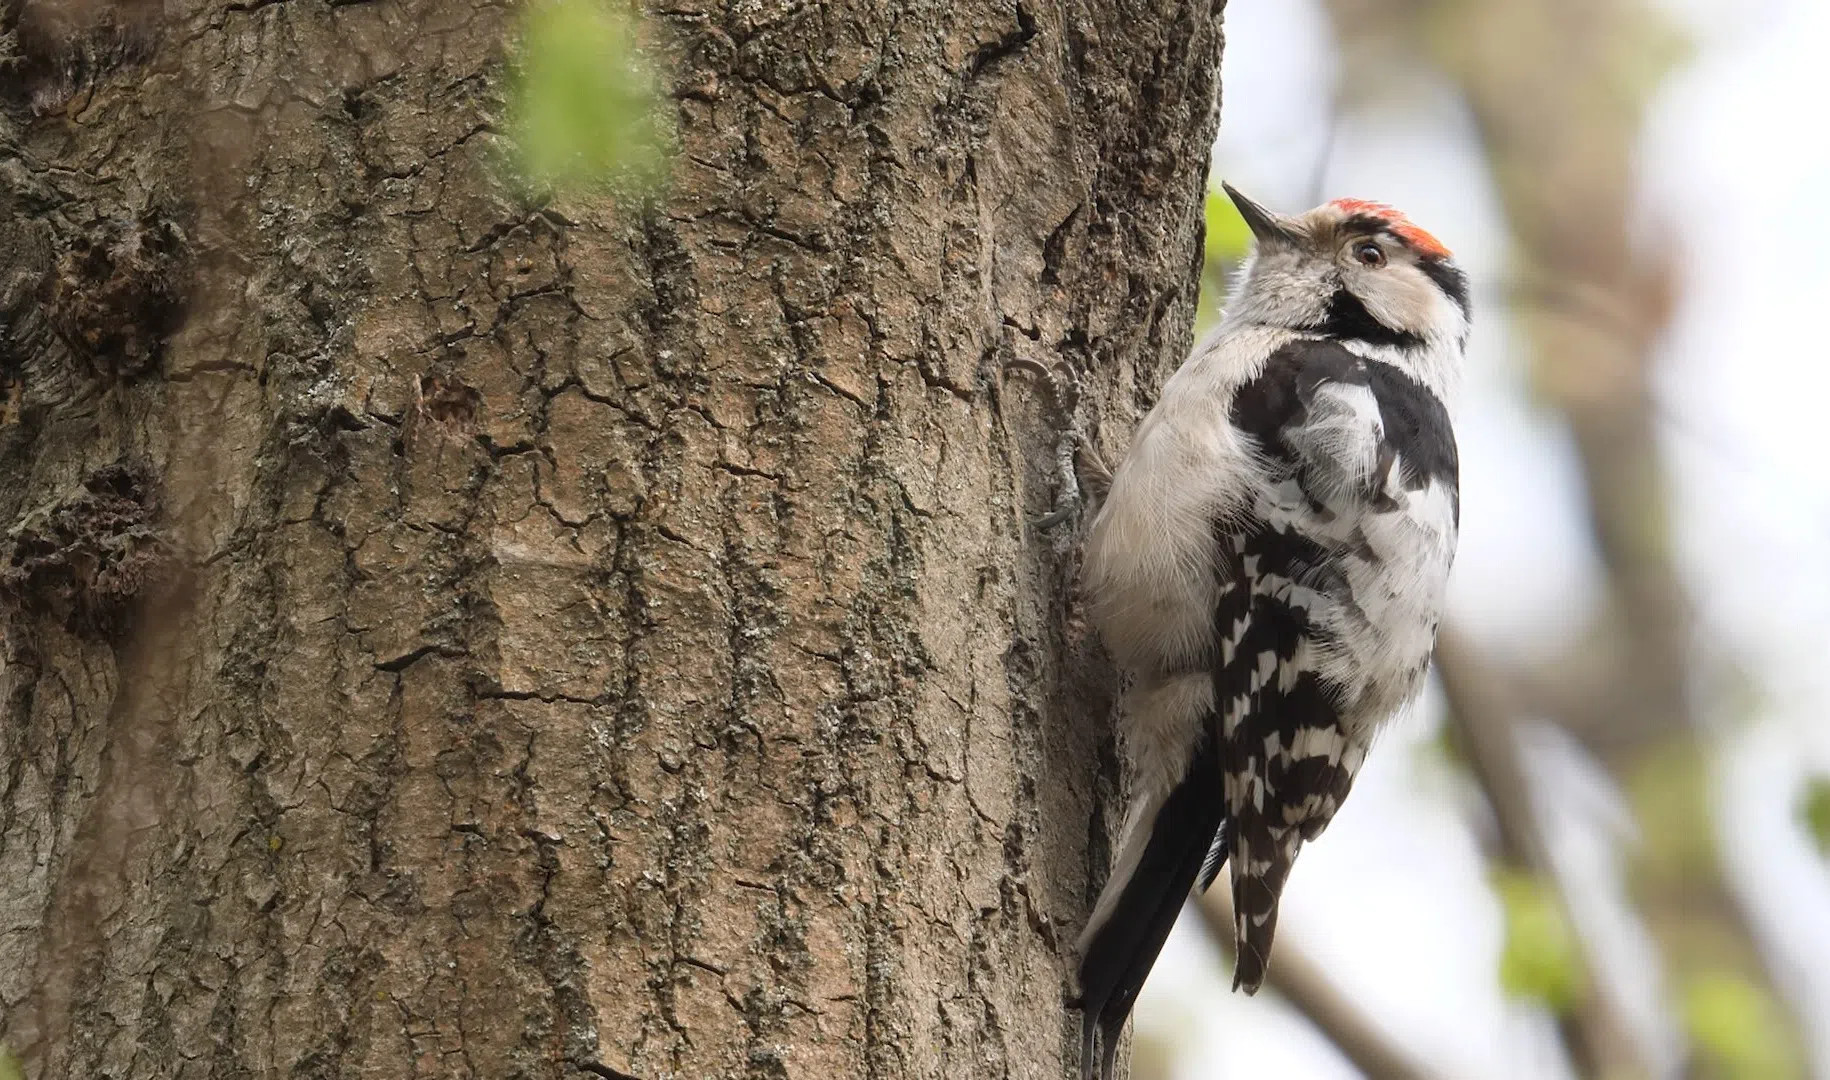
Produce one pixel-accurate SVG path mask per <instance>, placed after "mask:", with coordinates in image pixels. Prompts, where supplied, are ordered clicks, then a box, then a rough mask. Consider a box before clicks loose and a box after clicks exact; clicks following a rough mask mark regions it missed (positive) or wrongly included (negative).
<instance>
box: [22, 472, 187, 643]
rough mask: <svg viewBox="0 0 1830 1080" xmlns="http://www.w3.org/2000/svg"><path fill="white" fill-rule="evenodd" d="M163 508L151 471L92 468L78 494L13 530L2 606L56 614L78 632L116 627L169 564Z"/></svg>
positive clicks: (32, 613)
mask: <svg viewBox="0 0 1830 1080" xmlns="http://www.w3.org/2000/svg"><path fill="white" fill-rule="evenodd" d="M158 511H159V498H158V492H157V488H156V484H155V482H154V480H153V478H152V476H151V474H150V473H149V472H147V471H146V470H145V469H143V468H140V467H139V466H136V465H129V464H124V463H116V464H113V465H106V466H103V467H102V468H100V469H97V470H95V471H94V472H92V473H90V474H89V475H88V476H87V477H85V478H84V479H83V482H82V484H81V486H80V487H78V488H77V489H76V490H75V491H74V492H72V493H70V494H69V495H68V496H66V497H65V498H63V499H61V500H59V501H58V502H56V503H54V504H52V505H50V506H47V507H43V508H41V509H39V510H37V511H34V512H32V513H28V514H27V515H26V516H25V517H24V518H23V519H22V520H21V521H19V522H18V523H17V524H15V525H14V526H13V527H12V528H10V529H8V530H7V533H6V537H5V549H4V550H5V560H4V562H3V563H0V610H4V611H6V612H7V613H8V614H14V613H17V614H24V615H28V616H34V617H40V618H45V617H49V618H55V619H57V620H59V621H61V622H63V623H64V624H65V625H66V626H67V627H68V628H69V629H70V630H71V631H72V632H75V633H86V634H95V635H99V636H103V637H110V636H113V635H114V634H116V633H118V632H119V631H120V630H121V629H122V627H123V625H124V623H125V620H126V616H127V615H128V613H129V611H130V609H131V604H132V601H133V600H134V598H135V597H137V596H139V595H140V594H141V593H142V592H144V591H146V590H147V589H148V588H149V587H150V586H152V585H154V584H156V583H157V582H159V581H161V580H163V579H164V578H165V577H166V575H167V572H168V570H169V569H170V566H171V552H170V548H169V547H168V546H167V545H166V543H165V541H164V539H163V538H162V537H161V536H160V535H159V533H158V531H157V530H156V529H155V527H154V524H153V522H154V520H155V518H156V517H157V515H158Z"/></svg>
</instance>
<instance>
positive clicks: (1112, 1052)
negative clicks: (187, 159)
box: [1080, 738, 1226, 1080]
mask: <svg viewBox="0 0 1830 1080" xmlns="http://www.w3.org/2000/svg"><path fill="white" fill-rule="evenodd" d="M1225 807H1226V801H1225V794H1224V789H1223V787H1222V783H1221V775H1220V756H1219V753H1218V751H1217V749H1216V747H1215V745H1214V740H1213V739H1212V738H1210V739H1208V740H1207V741H1206V742H1205V744H1204V745H1203V747H1202V749H1201V752H1200V753H1198V754H1197V755H1195V760H1194V761H1193V762H1191V763H1190V765H1189V768H1188V771H1187V773H1186V774H1184V776H1183V778H1182V782H1181V783H1180V784H1178V785H1176V789H1175V790H1174V791H1173V792H1171V793H1170V795H1169V798H1168V799H1166V800H1165V801H1164V803H1163V806H1162V808H1161V809H1160V810H1158V811H1157V816H1156V820H1155V821H1154V822H1152V823H1151V824H1150V839H1149V841H1148V842H1147V843H1146V845H1145V847H1144V852H1143V855H1142V857H1141V858H1139V859H1138V862H1137V869H1136V870H1135V871H1134V872H1133V873H1132V875H1131V877H1130V879H1129V880H1128V881H1126V882H1125V883H1124V885H1123V891H1122V892H1121V893H1120V894H1119V898H1118V903H1117V905H1116V906H1115V907H1114V908H1113V910H1112V913H1111V916H1110V917H1109V918H1108V919H1107V920H1106V921H1105V922H1104V923H1103V924H1102V925H1101V926H1100V927H1099V928H1098V929H1097V930H1096V931H1095V932H1094V934H1093V937H1092V939H1091V940H1090V941H1089V942H1088V943H1087V948H1086V953H1085V955H1084V956H1083V957H1082V958H1081V961H1080V1007H1081V1010H1082V1017H1081V1044H1082V1057H1081V1066H1080V1070H1081V1077H1082V1080H1092V1057H1093V1054H1092V1050H1093V1035H1094V1031H1095V1028H1096V1027H1097V1030H1098V1032H1099V1035H1100V1038H1101V1040H1102V1042H1103V1044H1104V1045H1103V1049H1104V1051H1105V1053H1104V1055H1103V1058H1102V1061H1101V1064H1100V1077H1101V1078H1102V1080H1110V1078H1111V1075H1112V1065H1113V1061H1114V1060H1115V1058H1116V1056H1117V1053H1118V1037H1119V1033H1120V1032H1121V1031H1123V1029H1124V1026H1125V1020H1126V1018H1127V1017H1129V1016H1130V1015H1131V1006H1132V1004H1133V1003H1135V1002H1136V1000H1137V994H1138V991H1139V990H1141V989H1142V988H1143V985H1144V980H1145V979H1146V978H1148V977H1149V975H1150V969H1151V968H1152V967H1154V966H1155V964H1156V958H1157V954H1158V953H1160V952H1162V951H1163V943H1164V942H1165V941H1167V940H1169V931H1170V928H1171V927H1173V926H1174V925H1175V921H1176V916H1177V915H1178V914H1179V913H1180V912H1181V910H1182V902H1183V901H1184V900H1186V899H1187V898H1188V894H1189V891H1190V890H1191V889H1192V888H1193V886H1194V884H1195V879H1196V878H1197V877H1198V876H1199V875H1200V873H1201V867H1202V864H1203V863H1204V862H1205V861H1207V859H1208V857H1209V854H1210V850H1211V849H1212V848H1213V847H1214V838H1215V836H1216V834H1218V832H1219V831H1220V826H1221V823H1222V821H1223V820H1224V818H1225ZM1223 861H1224V860H1223Z"/></svg>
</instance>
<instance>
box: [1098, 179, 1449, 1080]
mask: <svg viewBox="0 0 1830 1080" xmlns="http://www.w3.org/2000/svg"><path fill="white" fill-rule="evenodd" d="M1223 187H1225V190H1226V193H1227V195H1228V197H1230V198H1231V199H1232V201H1233V203H1234V204H1235V205H1236V206H1237V207H1238V208H1239V212H1240V214H1241V215H1242V216H1243V217H1244V219H1245V222H1246V224H1247V225H1248V226H1249V227H1250V228H1251V231H1252V236H1253V241H1254V242H1253V251H1252V254H1251V255H1250V257H1249V258H1248V259H1247V261H1246V263H1245V265H1244V266H1243V267H1242V268H1241V270H1240V273H1239V278H1238V281H1237V283H1236V284H1235V286H1234V289H1233V295H1232V298H1231V300H1230V303H1229V305H1228V308H1227V311H1226V314H1225V316H1224V318H1223V319H1222V321H1221V324H1220V326H1219V328H1218V329H1217V330H1216V331H1215V332H1214V333H1213V335H1212V336H1210V337H1209V338H1208V339H1207V340H1206V341H1205V342H1203V343H1202V344H1201V345H1200V346H1199V347H1198V348H1197V349H1196V350H1195V351H1194V352H1193V354H1192V355H1191V356H1190V357H1189V359H1188V360H1187V362H1186V363H1184V364H1183V365H1182V367H1181V368H1180V369H1179V370H1178V371H1177V372H1176V373H1175V374H1174V375H1173V376H1171V377H1170V379H1169V381H1168V382H1167V383H1166V384H1165V385H1164V387H1163V392H1162V396H1161V399H1160V400H1159V401H1158V402H1157V403H1156V406H1155V407H1154V408H1153V409H1151V410H1150V413H1149V415H1148V416H1146V417H1145V418H1144V421H1143V423H1142V424H1141V425H1140V426H1139V427H1138V429H1137V432H1136V434H1135V435H1134V436H1133V439H1132V443H1131V448H1130V451H1129V452H1128V454H1127V455H1126V456H1125V458H1124V460H1123V462H1121V463H1120V464H1119V466H1118V468H1117V469H1116V470H1114V471H1113V473H1112V475H1111V478H1110V486H1109V488H1108V490H1107V492H1106V494H1105V498H1104V501H1103V504H1102V505H1101V506H1100V508H1099V511H1098V513H1097V514H1096V515H1095V517H1094V518H1093V522H1092V524H1091V526H1090V528H1089V530H1088V534H1087V543H1086V554H1085V561H1084V567H1085V571H1084V574H1085V577H1084V584H1085V587H1086V595H1087V600H1088V604H1089V610H1090V612H1091V614H1092V617H1093V620H1094V623H1095V625H1096V626H1097V627H1098V628H1099V631H1100V634H1101V636H1102V637H1103V639H1104V640H1105V642H1106V645H1107V647H1108V648H1109V649H1110V650H1111V652H1112V654H1113V656H1114V658H1115V659H1116V660H1117V661H1118V662H1119V663H1120V664H1121V665H1122V666H1123V667H1124V668H1125V669H1126V671H1127V672H1128V674H1129V676H1130V685H1129V688H1128V690H1127V691H1126V694H1125V701H1124V705H1123V708H1122V716H1123V719H1122V721H1121V725H1120V733H1121V738H1122V744H1123V746H1124V748H1125V756H1126V759H1127V763H1128V765H1129V774H1130V783H1131V791H1132V798H1131V802H1130V806H1129V808H1128V810H1127V813H1126V817H1125V822H1124V826H1123V828H1122V830H1121V834H1120V838H1119V841H1118V849H1117V852H1116V854H1115V856H1114V859H1113V867H1112V873H1111V877H1110V879H1109V880H1108V881H1107V882H1106V885H1105V888H1104V890H1103V891H1102V892H1101V894H1100V897H1099V901H1098V903H1097V904H1096V905H1095V907H1094V910H1093V914H1092V916H1091V918H1090V919H1089V920H1088V923H1087V927H1086V931H1085V933H1084V934H1083V935H1082V936H1081V939H1080V954H1081V965H1080V973H1079V976H1080V992H1081V997H1080V1001H1079V1004H1080V1007H1081V1009H1082V1010H1083V1013H1082V1015H1083V1019H1082V1043H1083V1053H1082V1062H1081V1074H1082V1077H1083V1078H1087V1080H1090V1078H1091V1077H1092V1075H1093V1064H1092V1063H1093V1051H1094V1038H1095V1035H1096V1034H1097V1035H1098V1036H1099V1038H1100V1040H1101V1041H1102V1043H1103V1050H1104V1055H1103V1058H1102V1059H1101V1067H1100V1075H1101V1077H1104V1078H1108V1080H1109V1078H1110V1076H1111V1074H1112V1069H1113V1063H1114V1059H1115V1057H1116V1053H1117V1043H1118V1036H1119V1033H1120V1030H1121V1029H1122V1028H1123V1027H1124V1023H1125V1018H1126V1017H1127V1016H1129V1015H1130V1012H1131V1006H1132V1004H1133V1002H1134V1001H1135V1000H1136V998H1137V993H1138V990H1139V989H1140V988H1141V987H1142V986H1143V983H1144V979H1145V977H1146V976H1147V975H1148V974H1149V973H1150V968H1151V966H1152V965H1153V964H1155V962H1156V958H1157V954H1158V953H1159V952H1160V951H1161V950H1162V947H1163V942H1164V940H1165V939H1166V938H1167V937H1168V936H1169V929H1170V927H1171V925H1173V924H1174V922H1175V919H1176V915H1177V913H1178V912H1179V911H1180V910H1181V907H1182V902H1183V900H1184V899H1185V898H1186V897H1187V896H1188V895H1189V893H1190V890H1191V889H1193V888H1195V887H1197V886H1198V887H1199V888H1200V889H1201V890H1205V889H1206V888H1207V887H1208V886H1209V885H1211V884H1212V882H1213V880H1214V878H1215V877H1216V876H1217V875H1218V873H1219V871H1220V869H1221V867H1222V866H1223V865H1225V866H1228V867H1230V874H1231V882H1232V890H1233V909H1234V912H1235V925H1234V935H1235V946H1236V957H1237V959H1236V961H1235V966H1234V969H1233V987H1234V989H1235V990H1243V991H1245V992H1246V993H1247V994H1251V993H1255V992H1256V991H1257V990H1258V988H1259V986H1260V985H1261V984H1262V983H1263V981H1264V977H1265V966H1266V963H1267V961H1268V960H1269V957H1270V952H1271V939H1272V936H1273V934H1274V932H1275V930H1276V927H1277V906H1278V899H1279V897H1280V896H1281V894H1282V892H1283V888H1284V883H1285V881H1286V879H1287V878H1288V876H1289V873H1290V867H1291V865H1292V863H1294V861H1295V859H1296V856H1297V853H1298V852H1299V851H1300V850H1301V849H1302V845H1303V844H1304V842H1306V841H1309V840H1313V839H1315V838H1316V837H1317V836H1319V835H1320V834H1321V832H1322V830H1323V829H1325V828H1327V826H1328V822H1329V820H1330V819H1332V818H1333V817H1334V814H1335V812H1336V811H1337V810H1338V809H1340V806H1341V802H1342V800H1344V799H1345V798H1346V797H1347V792H1348V789H1349V788H1350V787H1351V786H1352V784H1353V780H1354V775H1355V774H1356V773H1357V772H1358V770H1359V768H1360V764H1361V762H1363V761H1364V760H1365V758H1366V752H1367V748H1368V747H1369V745H1370V744H1371V742H1372V740H1373V737H1374V735H1375V734H1376V733H1377V731H1378V730H1379V729H1380V727H1381V726H1382V725H1384V724H1385V723H1386V722H1387V721H1388V720H1390V719H1391V718H1392V716H1393V715H1394V714H1395V713H1397V712H1398V711H1399V710H1401V709H1402V708H1404V707H1405V706H1406V705H1407V704H1408V703H1409V702H1410V701H1411V700H1412V699H1413V698H1414V697H1415V696H1416V695H1417V693H1418V691H1419V689H1420V688H1421V686H1422V684H1423V680H1424V675H1425V672H1426V671H1427V669H1428V667H1429V661H1430V653H1431V650H1432V649H1433V647H1434V644H1435V637H1436V624H1437V621H1438V618H1439V616H1440V614H1441V611H1442V604H1443V593H1444V588H1445V585H1446V584H1447V580H1448V575H1449V566H1450V563H1451V562H1452V561H1453V559H1454V555H1455V540H1456V531H1457V528H1458V526H1459V523H1460V516H1461V507H1460V494H1459V487H1458V472H1459V469H1458V463H1457V456H1456V448H1455V434H1454V430H1453V429H1452V427H1451V425H1450V420H1449V413H1448V410H1447V408H1446V404H1445V403H1446V402H1447V401H1448V400H1449V398H1450V396H1451V393H1452V391H1453V390H1454V387H1455V384H1456V381H1457V378H1458V374H1459V371H1460V368H1461V363H1462V353H1463V351H1464V349H1465V347H1466V344H1467V338H1468V328H1469V319H1468V283H1467V278H1466V276H1464V275H1463V273H1462V272H1461V271H1460V270H1459V269H1457V267H1456V266H1455V263H1454V262H1453V261H1452V260H1451V258H1450V255H1449V252H1448V249H1446V248H1444V247H1443V246H1442V244H1441V243H1439V242H1438V241H1437V240H1436V238H1435V237H1433V236H1431V235H1430V234H1429V233H1427V232H1425V231H1424V230H1422V229H1421V228H1419V227H1417V226H1416V225H1414V224H1412V223H1411V221H1410V220H1409V219H1408V218H1406V217H1405V216H1404V215H1403V214H1401V213H1399V212H1398V211H1397V210H1394V209H1392V208H1391V207H1389V206H1386V205H1383V204H1381V203H1373V202H1366V201H1363V200H1359V199H1337V200H1335V201H1333V202H1330V203H1326V204H1324V205H1322V206H1319V207H1316V208H1315V209H1313V210H1310V211H1309V212H1308V213H1305V214H1301V215H1296V216H1286V215H1282V214H1277V213H1273V212H1272V211H1270V210H1267V209H1265V208H1264V207H1262V206H1260V205H1258V204H1257V203H1255V202H1253V201H1252V200H1250V199H1248V198H1246V197H1245V196H1243V195H1241V194H1240V193H1239V192H1238V191H1236V190H1234V189H1233V188H1232V187H1231V186H1230V185H1223Z"/></svg>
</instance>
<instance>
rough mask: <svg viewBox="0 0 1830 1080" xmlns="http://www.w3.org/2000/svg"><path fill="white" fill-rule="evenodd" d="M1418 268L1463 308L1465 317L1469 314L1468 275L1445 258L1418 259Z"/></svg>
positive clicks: (1455, 303)
mask: <svg viewBox="0 0 1830 1080" xmlns="http://www.w3.org/2000/svg"><path fill="white" fill-rule="evenodd" d="M1417 269H1419V270H1422V271H1423V272H1424V274H1425V275H1426V276H1428V277H1429V279H1430V280H1431V281H1433V282H1435V283H1436V287H1437V288H1438V289H1441V290H1442V294H1443V295H1444V296H1446V297H1448V298H1449V300H1450V302H1452V303H1453V304H1454V305H1455V306H1456V307H1458V308H1460V309H1461V313H1462V315H1463V316H1464V317H1465V316H1466V315H1467V314H1468V275H1466V274H1464V273H1462V272H1461V270H1460V269H1459V268H1457V267H1456V266H1455V265H1454V264H1453V263H1450V262H1448V261H1447V260H1445V259H1430V258H1424V259H1418V260H1417Z"/></svg>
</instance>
